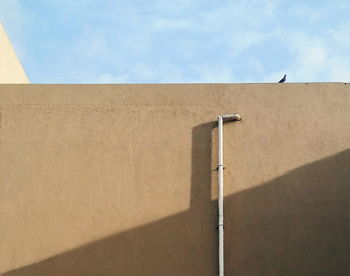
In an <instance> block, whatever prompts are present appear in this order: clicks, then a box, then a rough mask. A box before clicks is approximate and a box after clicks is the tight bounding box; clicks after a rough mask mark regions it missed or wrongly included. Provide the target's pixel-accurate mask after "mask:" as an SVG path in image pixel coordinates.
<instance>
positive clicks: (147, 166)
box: [0, 83, 350, 276]
mask: <svg viewBox="0 0 350 276" xmlns="http://www.w3.org/2000/svg"><path fill="white" fill-rule="evenodd" d="M232 112H237V113H239V114H240V115H241V116H242V118H243V120H242V121H241V122H235V123H227V124H225V126H224V139H225V146H224V151H225V156H224V163H225V167H226V169H225V171H224V173H225V269H226V275H235V276H236V275H248V276H250V275H252V276H253V275H278V276H280V275H307V276H310V275H318V276H319V275H349V273H350V269H349V267H350V265H349V258H350V251H349V250H350V237H349V235H350V223H349V221H350V210H349V202H350V193H349V192H350V188H349V187H350V86H349V85H347V84H341V83H322V84H321V83H312V84H183V85H181V84H179V85H171V84H169V85H168V84H164V85H0V119H1V120H0V273H2V275H4V276H15V275H16V276H28V275H29V276H34V275H49V276H51V275H71V276H73V275H216V273H217V265H218V262H217V232H216V229H215V226H216V212H217V211H216V195H217V193H216V189H217V179H216V177H217V172H216V170H215V168H216V166H217V154H216V151H217V134H216V132H217V128H216V117H217V115H218V114H225V113H232Z"/></svg>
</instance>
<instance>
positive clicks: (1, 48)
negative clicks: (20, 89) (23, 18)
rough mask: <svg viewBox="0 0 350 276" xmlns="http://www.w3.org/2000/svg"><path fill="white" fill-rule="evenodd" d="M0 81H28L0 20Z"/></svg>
mask: <svg viewBox="0 0 350 276" xmlns="http://www.w3.org/2000/svg"><path fill="white" fill-rule="evenodd" d="M0 83H29V79H28V77H27V74H26V73H25V71H24V69H23V67H22V65H21V62H20V61H19V59H18V57H17V55H16V52H15V50H14V48H13V47H12V45H11V42H10V40H9V38H8V36H7V34H6V31H5V29H4V27H3V25H2V24H1V22H0Z"/></svg>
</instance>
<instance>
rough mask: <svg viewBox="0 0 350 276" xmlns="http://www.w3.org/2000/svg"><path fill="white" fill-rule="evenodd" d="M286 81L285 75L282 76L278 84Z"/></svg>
mask: <svg viewBox="0 0 350 276" xmlns="http://www.w3.org/2000/svg"><path fill="white" fill-rule="evenodd" d="M286 79H287V75H284V76H283V78H282V79H281V80H280V81H279V82H278V83H284V82H285V81H286Z"/></svg>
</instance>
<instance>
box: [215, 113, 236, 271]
mask: <svg viewBox="0 0 350 276" xmlns="http://www.w3.org/2000/svg"><path fill="white" fill-rule="evenodd" d="M240 120H241V116H239V115H238V114H236V113H234V114H230V115H220V116H218V136H219V137H218V140H219V141H218V145H219V147H218V150H219V152H218V157H219V164H218V168H217V169H218V181H219V185H218V190H219V192H218V194H219V195H218V211H219V212H218V216H219V221H218V229H219V276H224V150H223V122H224V121H240Z"/></svg>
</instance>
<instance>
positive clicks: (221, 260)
mask: <svg viewBox="0 0 350 276" xmlns="http://www.w3.org/2000/svg"><path fill="white" fill-rule="evenodd" d="M218 155H219V156H218V159H219V164H218V182H219V185H218V219H219V221H218V230H219V276H224V150H223V118H222V117H221V116H219V117H218Z"/></svg>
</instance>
